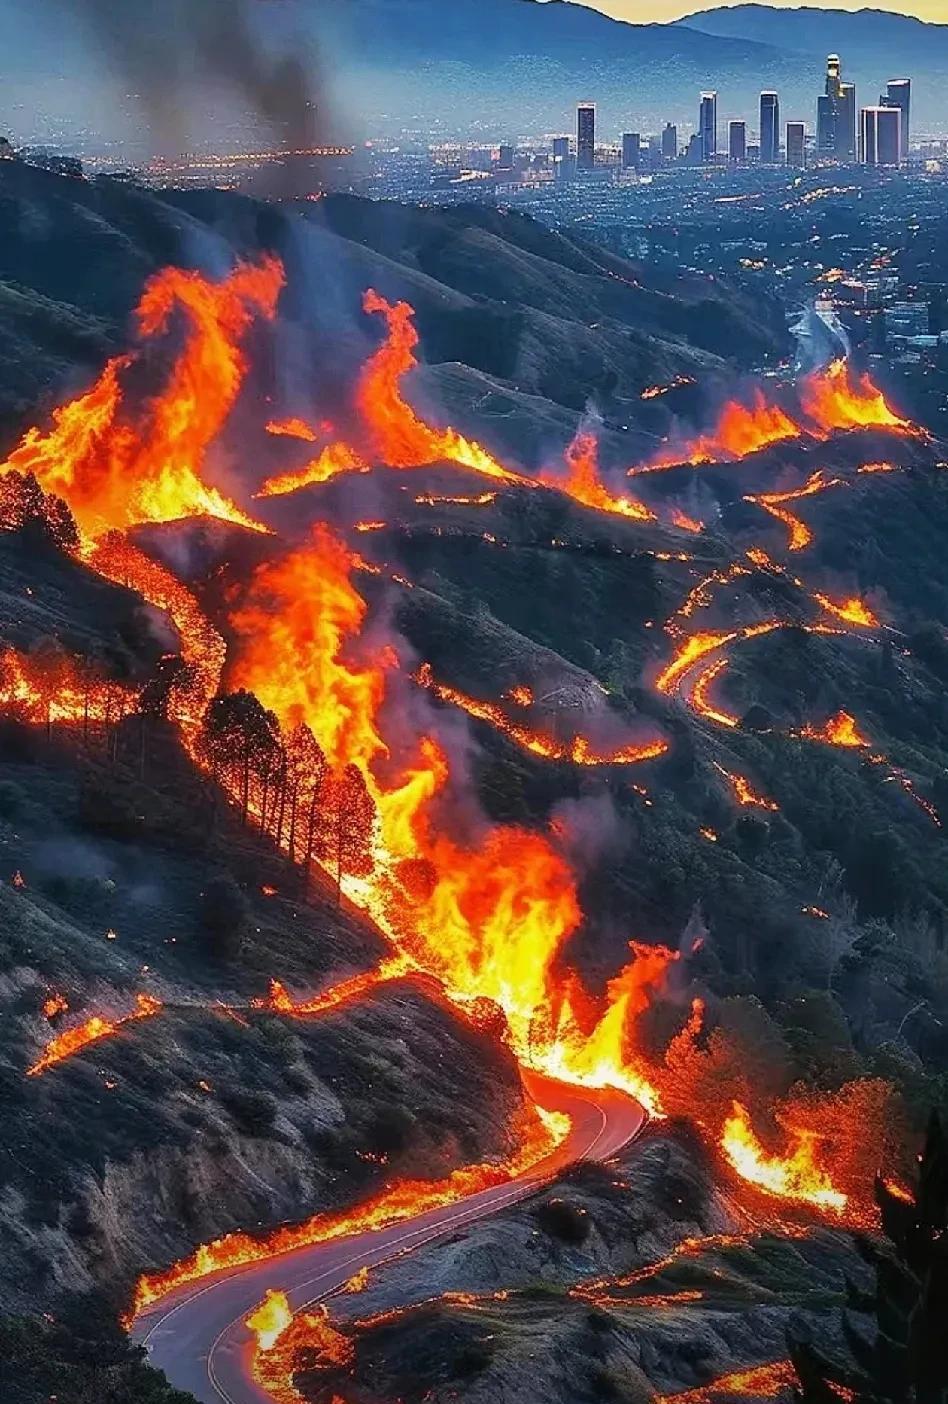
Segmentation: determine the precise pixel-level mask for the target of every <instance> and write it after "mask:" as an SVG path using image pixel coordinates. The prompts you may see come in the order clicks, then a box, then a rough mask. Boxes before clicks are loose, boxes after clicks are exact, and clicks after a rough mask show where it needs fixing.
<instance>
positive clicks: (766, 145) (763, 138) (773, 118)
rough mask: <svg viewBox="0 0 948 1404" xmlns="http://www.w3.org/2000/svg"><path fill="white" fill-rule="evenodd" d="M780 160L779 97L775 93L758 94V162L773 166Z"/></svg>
mask: <svg viewBox="0 0 948 1404" xmlns="http://www.w3.org/2000/svg"><path fill="white" fill-rule="evenodd" d="M779 160H780V99H779V97H778V96H777V94H776V93H771V92H766V93H761V95H760V163H761V165H762V166H775V165H776V164H777V162H778V161H779Z"/></svg>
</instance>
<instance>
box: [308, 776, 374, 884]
mask: <svg viewBox="0 0 948 1404" xmlns="http://www.w3.org/2000/svg"><path fill="white" fill-rule="evenodd" d="M320 808H321V813H320V816H319V820H320V833H319V838H318V840H317V842H318V847H319V852H320V856H321V857H323V858H324V859H325V861H326V862H329V863H332V865H333V867H334V868H335V873H336V897H337V900H338V898H339V895H340V892H341V889H342V875H343V873H347V874H351V875H353V876H355V877H365V876H367V875H368V874H369V873H371V871H372V869H373V867H374V866H375V863H374V859H373V856H372V837H373V834H374V831H375V820H376V809H375V801H374V800H373V799H372V796H371V795H370V794H369V791H368V787H367V786H366V783H365V777H364V776H363V774H362V771H361V770H360V769H359V767H358V766H357V765H347V766H346V767H345V769H344V770H343V771H342V773H341V775H330V776H328V777H327V779H326V781H325V783H324V785H323V788H322V796H321V805H320Z"/></svg>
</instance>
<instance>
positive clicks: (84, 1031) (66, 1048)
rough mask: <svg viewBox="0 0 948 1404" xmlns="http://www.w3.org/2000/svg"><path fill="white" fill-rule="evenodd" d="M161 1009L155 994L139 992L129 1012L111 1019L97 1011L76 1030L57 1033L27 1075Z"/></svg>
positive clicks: (33, 1073) (36, 1072) (39, 1071)
mask: <svg viewBox="0 0 948 1404" xmlns="http://www.w3.org/2000/svg"><path fill="white" fill-rule="evenodd" d="M161 1009H162V1003H161V1000H160V999H156V998H155V997H154V995H148V994H140V995H136V997H135V1008H134V1009H133V1010H132V1012H131V1013H130V1014H121V1015H118V1016H117V1017H116V1018H111V1019H110V1018H108V1017H106V1016H104V1015H100V1014H94V1015H93V1016H92V1018H91V1019H87V1020H86V1022H85V1023H84V1024H79V1025H78V1027H76V1028H74V1029H67V1030H66V1032H65V1033H61V1034H58V1035H57V1036H56V1038H54V1039H52V1041H51V1042H50V1043H48V1044H47V1045H46V1047H45V1049H44V1050H43V1055H42V1057H41V1058H38V1059H37V1061H36V1062H35V1063H34V1064H33V1066H32V1067H31V1068H28V1069H27V1076H28V1077H37V1076H38V1075H39V1074H40V1073H44V1072H45V1071H46V1070H47V1068H51V1067H53V1066H54V1065H55V1064H56V1063H61V1062H62V1061H63V1060H64V1059H66V1058H71V1057H72V1056H73V1054H75V1053H78V1052H79V1050H80V1049H82V1048H87V1047H88V1046H89V1044H90V1043H99V1042H100V1041H101V1040H102V1039H103V1038H108V1037H109V1036H110V1035H111V1034H114V1033H118V1031H119V1029H120V1028H122V1027H123V1026H124V1025H125V1024H130V1023H132V1022H133V1021H134V1020H136V1019H150V1018H151V1017H152V1016H153V1015H155V1014H158V1013H159V1012H160V1011H161Z"/></svg>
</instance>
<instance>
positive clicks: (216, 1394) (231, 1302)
mask: <svg viewBox="0 0 948 1404" xmlns="http://www.w3.org/2000/svg"><path fill="white" fill-rule="evenodd" d="M525 1081H526V1082H527V1086H528V1090H529V1092H530V1093H531V1095H532V1096H533V1097H534V1098H535V1100H536V1101H538V1102H539V1103H540V1104H541V1106H545V1107H550V1108H552V1109H553V1110H556V1111H564V1112H568V1113H569V1115H570V1116H571V1117H572V1119H573V1126H572V1130H571V1132H570V1134H569V1135H568V1136H567V1138H566V1140H565V1141H564V1142H563V1143H562V1145H560V1146H559V1147H557V1149H556V1150H555V1151H554V1152H553V1154H552V1155H550V1156H548V1157H547V1158H546V1159H545V1160H543V1161H540V1162H538V1164H536V1165H535V1166H534V1167H533V1169H532V1170H530V1171H528V1172H527V1173H526V1174H524V1175H522V1176H521V1177H520V1178H519V1179H516V1180H511V1181H509V1182H508V1183H507V1184H503V1185H496V1186H494V1187H493V1188H492V1189H486V1190H481V1191H480V1192H479V1193H477V1194H472V1195H470V1196H469V1197H468V1198H467V1199H463V1200H459V1201H458V1202H457V1203H456V1204H450V1205H445V1206H443V1207H442V1208H440V1209H432V1210H429V1211H428V1213H425V1214H420V1215H419V1216H418V1217H417V1218H415V1219H406V1220H404V1221H403V1222H402V1223H400V1224H393V1225H392V1226H391V1227H390V1228H386V1229H376V1230H374V1231H368V1232H366V1233H355V1234H352V1235H350V1237H348V1238H341V1239H337V1240H336V1241H335V1242H334V1243H322V1244H315V1245H314V1246H313V1247H311V1248H298V1249H296V1250H295V1251H293V1252H291V1253H284V1254H281V1255H280V1256H279V1257H275V1258H268V1259H267V1260H266V1261H265V1262H261V1263H252V1264H249V1265H247V1266H245V1267H241V1268H235V1269H233V1271H229V1270H226V1269H225V1270H224V1271H223V1272H220V1273H217V1274H215V1275H214V1276H213V1277H212V1278H207V1279H205V1280H204V1281H199V1282H191V1283H187V1284H186V1285H185V1286H183V1287H181V1288H180V1289H179V1290H178V1291H176V1292H173V1293H171V1294H169V1295H168V1296H167V1297H164V1298H163V1299H162V1300H161V1301H160V1302H156V1303H155V1305H154V1306H153V1307H152V1308H151V1309H150V1310H148V1311H146V1312H143V1313H142V1315H141V1316H140V1317H139V1318H138V1319H137V1320H136V1322H135V1324H134V1326H133V1327H132V1336H133V1338H134V1339H135V1340H136V1341H138V1342H139V1343H140V1344H142V1345H144V1346H145V1347H146V1349H147V1351H148V1354H149V1358H150V1360H151V1363H152V1364H153V1365H156V1366H157V1367H158V1368H159V1369H161V1370H164V1372H165V1374H166V1375H167V1377H168V1379H169V1380H170V1381H171V1383H172V1384H173V1385H175V1386H176V1387H177V1388H178V1389H185V1390H189V1391H190V1392H191V1393H192V1394H193V1395H194V1396H195V1397H196V1398H197V1399H199V1400H201V1401H202V1404H221V1401H222V1400H223V1401H224V1404H272V1402H271V1401H270V1396H269V1395H268V1394H266V1393H264V1391H263V1390H261V1389H260V1387H259V1386H258V1385H257V1384H256V1383H255V1382H254V1380H253V1378H252V1375H251V1373H250V1362H251V1338H250V1332H249V1331H248V1330H247V1328H246V1326H245V1325H244V1318H245V1317H246V1316H247V1315H248V1314H249V1313H250V1312H251V1311H252V1310H253V1308H254V1307H255V1306H256V1305H257V1304H258V1302H260V1301H261V1300H262V1299H263V1297H264V1294H265V1293H266V1290H267V1288H268V1287H269V1288H274V1289H277V1290H281V1291H284V1292H286V1294H287V1296H288V1297H289V1300H290V1305H291V1306H292V1307H293V1310H294V1311H299V1310H300V1309H301V1308H303V1307H305V1306H309V1305H311V1304H312V1303H313V1302H316V1301H319V1300H320V1298H322V1297H327V1296H330V1295H331V1294H332V1293H333V1292H335V1291H336V1290H337V1289H338V1288H339V1287H341V1286H342V1285H343V1283H345V1282H347V1281H348V1279H349V1278H350V1277H351V1276H352V1275H353V1273H355V1272H358V1270H359V1268H361V1267H363V1266H368V1267H374V1266H375V1265H376V1264H378V1263H380V1262H383V1261H384V1260H385V1259H387V1258H390V1257H393V1256H394V1255H395V1254H397V1253H402V1252H405V1251H411V1250H412V1249H414V1248H418V1247H420V1246H421V1245H422V1244H423V1243H427V1242H429V1241H430V1240H431V1239H433V1238H439V1237H441V1236H442V1235H443V1234H447V1233H451V1232H452V1231H453V1230H455V1229H457V1228H459V1227H461V1226H463V1225H464V1224H468V1223H471V1222H473V1221H474V1220H475V1219H480V1218H483V1217H484V1216H485V1215H487V1214H491V1213H493V1212H494V1210H496V1209H501V1208H503V1206H504V1205H506V1204H512V1203H514V1202H515V1201H516V1200H518V1199H523V1198H524V1197H525V1196H526V1195H528V1194H529V1193H530V1192H531V1191H532V1190H534V1189H536V1188H537V1186H538V1185H541V1184H543V1183H544V1182H545V1181H547V1180H549V1179H551V1178H552V1177H553V1176H555V1175H556V1174H557V1173H558V1172H559V1171H561V1170H562V1169H563V1168H564V1167H565V1166H567V1165H569V1164H571V1163H572V1162H573V1161H575V1160H580V1159H588V1160H608V1159H609V1157H610V1156H612V1155H615V1153H616V1151H618V1150H620V1149H621V1148H622V1147H623V1146H624V1145H626V1144H627V1142H629V1141H630V1140H632V1138H633V1137H634V1136H636V1135H637V1134H638V1132H639V1131H640V1130H641V1129H642V1126H643V1125H644V1123H645V1112H644V1111H643V1110H642V1108H641V1107H640V1106H639V1104H638V1103H637V1102H634V1101H632V1100H631V1098H629V1097H626V1096H623V1095H622V1094H621V1093H618V1092H610V1091H588V1092H587V1091H586V1090H584V1089H582V1088H577V1087H567V1086H565V1085H564V1084H562V1083H552V1082H549V1081H548V1080H546V1079H541V1078H538V1077H532V1076H531V1077H529V1078H525Z"/></svg>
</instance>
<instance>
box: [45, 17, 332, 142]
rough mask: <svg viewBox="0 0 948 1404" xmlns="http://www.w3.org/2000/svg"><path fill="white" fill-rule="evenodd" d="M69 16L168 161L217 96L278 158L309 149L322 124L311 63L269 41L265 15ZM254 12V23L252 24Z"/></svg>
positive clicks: (285, 44)
mask: <svg viewBox="0 0 948 1404" xmlns="http://www.w3.org/2000/svg"><path fill="white" fill-rule="evenodd" d="M73 7H74V8H73ZM70 9H71V11H72V13H74V14H78V15H79V16H80V17H81V19H83V20H84V21H85V23H86V25H87V27H88V28H89V29H90V31H91V35H92V37H93V39H94V41H95V43H96V44H97V45H98V46H99V47H100V48H101V50H102V51H103V53H104V54H105V56H106V58H107V59H108V60H109V61H110V62H111V63H112V65H113V66H114V67H115V69H116V70H117V72H118V73H119V75H120V76H121V78H122V79H123V81H124V82H125V83H126V84H127V85H128V87H129V88H130V90H131V92H132V93H133V94H134V96H135V97H136V98H137V100H138V101H139V102H140V104H141V106H142V108H143V110H144V116H145V118H146V121H147V122H148V125H149V128H150V131H151V133H152V135H153V139H154V140H155V142H156V144H159V145H161V146H162V147H164V148H165V150H166V151H168V152H172V153H179V152H181V151H182V150H184V149H186V145H187V140H188V135H189V132H188V127H189V123H190V122H192V121H193V120H194V117H195V115H196V113H197V112H199V111H200V109H201V107H202V106H206V105H207V103H208V102H209V101H210V102H213V100H214V97H215V95H216V94H220V93H224V94H226V95H227V96H228V97H229V98H230V99H232V100H234V101H236V103H237V104H238V105H239V106H240V107H241V108H243V109H245V110H247V111H249V112H250V113H251V114H253V115H255V116H256V117H257V118H258V119H259V121H260V123H261V125H262V126H263V127H265V128H267V129H268V130H269V132H270V133H272V135H273V137H274V138H275V139H276V140H277V141H278V142H279V143H280V144H281V145H282V146H283V147H285V149H287V150H298V149H307V148H309V147H312V146H313V145H314V144H315V142H316V139H317V136H318V133H319V127H320V122H321V118H322V115H323V114H322V113H321V111H320V108H319V107H318V106H317V103H316V101H315V96H314V93H315V87H316V71H317V70H316V62H315V55H314V54H312V53H311V52H306V51H305V50H302V51H301V47H300V44H299V43H298V42H294V43H293V49H292V51H291V50H290V48H289V40H288V39H286V38H285V37H284V38H283V39H282V41H278V40H277V39H276V37H275V36H276V34H277V33H278V30H277V28H276V24H275V23H274V24H273V25H271V24H270V23H268V19H267V14H268V11H270V10H271V6H269V5H262V4H260V3H259V0H257V3H256V6H254V4H253V0H163V3H162V4H160V5H155V4H154V3H153V0H121V3H120V4H116V3H115V0H70ZM255 9H256V12H257V14H258V16H259V17H262V18H258V19H255V18H254V12H255ZM273 13H274V15H276V13H277V12H276V9H275V7H273Z"/></svg>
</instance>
